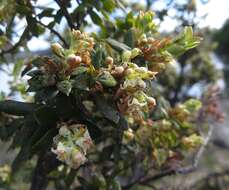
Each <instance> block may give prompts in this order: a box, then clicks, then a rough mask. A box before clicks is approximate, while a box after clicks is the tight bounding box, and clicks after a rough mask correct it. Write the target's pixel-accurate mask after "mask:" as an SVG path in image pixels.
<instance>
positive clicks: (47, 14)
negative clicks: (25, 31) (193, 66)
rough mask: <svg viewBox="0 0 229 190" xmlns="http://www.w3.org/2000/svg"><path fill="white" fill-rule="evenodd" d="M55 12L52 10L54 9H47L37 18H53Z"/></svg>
mask: <svg viewBox="0 0 229 190" xmlns="http://www.w3.org/2000/svg"><path fill="white" fill-rule="evenodd" d="M53 11H54V9H52V8H46V9H45V10H43V11H42V12H41V13H40V14H38V15H37V16H38V17H39V19H41V18H43V17H53Z"/></svg>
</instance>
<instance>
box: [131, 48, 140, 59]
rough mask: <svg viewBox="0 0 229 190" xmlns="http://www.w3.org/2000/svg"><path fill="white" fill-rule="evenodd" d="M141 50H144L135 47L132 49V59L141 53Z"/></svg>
mask: <svg viewBox="0 0 229 190" xmlns="http://www.w3.org/2000/svg"><path fill="white" fill-rule="evenodd" d="M141 52H142V51H141V50H140V49H138V48H134V49H133V50H132V51H131V59H133V58H135V57H137V56H138V55H140V54H141Z"/></svg>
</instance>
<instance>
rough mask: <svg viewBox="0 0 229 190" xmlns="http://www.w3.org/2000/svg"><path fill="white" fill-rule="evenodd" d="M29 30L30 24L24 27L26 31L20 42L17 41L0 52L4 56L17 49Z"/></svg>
mask: <svg viewBox="0 0 229 190" xmlns="http://www.w3.org/2000/svg"><path fill="white" fill-rule="evenodd" d="M28 32H29V26H26V28H25V29H24V32H23V33H22V35H21V37H20V39H19V40H18V42H17V43H15V44H14V46H12V47H11V48H9V49H7V50H2V51H1V53H0V56H3V55H4V54H7V53H11V52H13V51H15V50H16V49H17V48H18V47H19V46H20V45H21V43H22V42H23V40H24V38H25V37H26V36H27V34H28Z"/></svg>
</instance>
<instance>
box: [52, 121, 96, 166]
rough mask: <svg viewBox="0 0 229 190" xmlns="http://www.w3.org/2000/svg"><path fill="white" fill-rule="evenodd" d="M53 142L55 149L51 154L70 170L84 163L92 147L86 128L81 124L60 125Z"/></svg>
mask: <svg viewBox="0 0 229 190" xmlns="http://www.w3.org/2000/svg"><path fill="white" fill-rule="evenodd" d="M53 141H54V144H55V148H53V149H52V152H53V153H55V154H56V155H57V158H58V159H59V160H61V161H63V162H65V163H66V164H68V165H69V166H70V167H72V168H78V167H79V166H80V165H82V164H84V163H85V162H86V160H87V159H86V154H87V152H88V151H89V150H90V149H91V148H92V145H93V142H92V140H91V137H90V135H89V133H88V130H87V128H86V126H84V125H82V124H73V125H70V126H68V125H66V124H64V125H62V126H61V127H60V129H59V134H58V135H57V136H55V137H54V139H53Z"/></svg>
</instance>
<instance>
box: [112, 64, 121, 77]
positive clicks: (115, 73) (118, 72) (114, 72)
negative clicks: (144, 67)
mask: <svg viewBox="0 0 229 190" xmlns="http://www.w3.org/2000/svg"><path fill="white" fill-rule="evenodd" d="M123 72H124V68H123V67H122V66H119V67H115V69H114V70H112V72H111V74H112V75H113V76H115V77H122V76H123Z"/></svg>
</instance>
